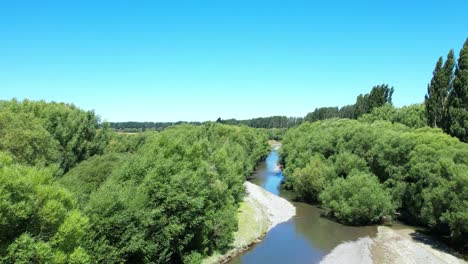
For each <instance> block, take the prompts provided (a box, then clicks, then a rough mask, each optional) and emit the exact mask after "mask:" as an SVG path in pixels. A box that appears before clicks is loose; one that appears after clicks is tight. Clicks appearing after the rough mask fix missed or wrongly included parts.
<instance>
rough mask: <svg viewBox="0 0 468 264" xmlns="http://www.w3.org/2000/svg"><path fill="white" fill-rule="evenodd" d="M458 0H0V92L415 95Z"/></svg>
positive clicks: (189, 101) (110, 109) (462, 6)
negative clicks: (377, 91) (379, 89)
mask: <svg viewBox="0 0 468 264" xmlns="http://www.w3.org/2000/svg"><path fill="white" fill-rule="evenodd" d="M467 10H468V1H466V0H459V1H430V0H429V1H375V0H374V1H368V2H367V1H296V0H288V1H273V0H268V1H254V0H249V1H244V0H235V1H227V0H226V1H219V0H217V1H193V0H192V1H177V0H175V1H116V0H112V1H46V0H41V1H37V0H34V1H22V0H18V1H1V2H0V98H1V99H11V98H13V97H16V98H18V99H23V98H29V99H34V100H38V99H45V100H47V101H51V100H54V101H63V102H69V103H74V104H76V105H78V106H79V107H81V108H84V109H94V110H95V111H96V112H97V113H98V114H99V115H100V116H101V117H102V118H103V119H105V120H108V121H129V120H135V121H176V120H189V121H192V120H199V121H204V120H215V119H216V118H217V117H222V118H230V117H234V118H251V117H258V116H270V115H288V116H303V115H305V114H306V113H307V112H310V111H312V110H313V109H314V108H316V107H321V106H342V105H345V104H352V103H354V100H355V98H356V96H357V95H358V94H360V93H365V92H368V91H369V90H370V89H371V87H372V86H373V85H375V84H380V83H388V84H390V85H393V86H394V87H395V93H394V97H393V98H394V103H395V105H397V106H402V105H406V104H411V103H418V102H421V101H422V100H423V98H424V94H425V92H426V86H427V83H428V82H429V80H430V78H431V74H432V70H433V68H434V65H435V62H436V61H437V58H438V57H439V56H441V55H446V54H447V52H448V51H449V49H451V48H453V49H455V52H456V53H457V54H458V52H459V49H460V48H461V46H462V44H463V42H464V41H465V39H466V38H467V37H468V15H467Z"/></svg>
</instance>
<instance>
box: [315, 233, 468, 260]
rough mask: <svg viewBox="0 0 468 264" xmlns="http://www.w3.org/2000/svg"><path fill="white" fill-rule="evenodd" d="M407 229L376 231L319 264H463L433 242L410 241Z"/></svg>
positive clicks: (340, 249) (342, 248) (427, 239)
mask: <svg viewBox="0 0 468 264" xmlns="http://www.w3.org/2000/svg"><path fill="white" fill-rule="evenodd" d="M414 232H415V231H414V230H412V229H409V228H406V229H392V228H389V227H385V226H379V227H378V233H377V237H375V238H373V239H371V238H369V237H365V238H361V239H359V240H357V241H353V242H345V243H343V244H340V245H338V246H337V247H336V248H335V249H333V251H332V252H330V254H328V255H327V256H326V257H325V258H324V259H323V260H322V262H321V263H325V264H334V263H337V264H338V263H375V264H380V263H385V264H418V263H424V264H448V263H450V264H452V263H453V264H458V263H467V262H466V261H464V260H463V259H461V258H457V257H456V256H454V255H452V254H451V252H449V250H448V249H447V250H440V249H441V248H443V247H442V246H441V245H440V244H439V243H438V242H437V241H435V240H434V239H431V238H430V237H427V236H423V235H421V236H423V238H424V241H425V242H421V241H418V240H415V239H413V237H412V236H411V234H412V233H414Z"/></svg>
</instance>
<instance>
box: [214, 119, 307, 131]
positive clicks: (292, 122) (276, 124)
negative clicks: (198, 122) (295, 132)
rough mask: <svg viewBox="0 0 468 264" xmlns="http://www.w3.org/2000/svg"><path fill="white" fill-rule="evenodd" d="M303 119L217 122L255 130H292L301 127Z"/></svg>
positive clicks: (227, 120) (220, 120)
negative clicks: (291, 128)
mask: <svg viewBox="0 0 468 264" xmlns="http://www.w3.org/2000/svg"><path fill="white" fill-rule="evenodd" d="M302 121H303V118H300V117H287V116H270V117H258V118H253V119H246V120H237V119H226V120H222V119H220V118H219V119H218V120H217V122H219V123H223V124H228V125H246V126H249V127H255V128H290V127H296V126H298V125H300V124H301V123H302Z"/></svg>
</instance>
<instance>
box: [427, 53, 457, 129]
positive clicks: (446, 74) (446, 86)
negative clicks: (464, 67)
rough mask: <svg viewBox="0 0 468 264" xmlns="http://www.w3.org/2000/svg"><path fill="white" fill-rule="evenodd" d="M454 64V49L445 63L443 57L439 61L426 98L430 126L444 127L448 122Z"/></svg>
mask: <svg viewBox="0 0 468 264" xmlns="http://www.w3.org/2000/svg"><path fill="white" fill-rule="evenodd" d="M454 65H455V58H454V54H453V50H450V52H449V53H448V55H447V60H446V61H445V63H443V59H442V57H440V58H439V60H438V61H437V64H436V67H435V69H434V72H433V74H432V75H433V77H432V80H431V82H430V83H429V85H428V87H427V94H426V96H425V100H424V103H425V105H426V113H427V121H428V125H429V126H432V127H444V126H445V125H446V123H447V120H446V119H447V110H446V108H447V96H448V94H449V92H450V90H451V85H452V79H453V67H454Z"/></svg>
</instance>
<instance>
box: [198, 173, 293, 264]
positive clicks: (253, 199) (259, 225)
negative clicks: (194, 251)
mask: <svg viewBox="0 0 468 264" xmlns="http://www.w3.org/2000/svg"><path fill="white" fill-rule="evenodd" d="M244 186H245V188H246V191H247V195H246V197H245V198H244V201H243V202H242V203H241V206H240V208H239V211H238V221H239V229H238V231H237V232H236V233H235V234H234V242H233V245H232V246H233V248H232V249H231V250H229V251H228V252H226V253H225V254H222V255H221V254H219V253H218V254H214V255H213V256H211V257H209V258H207V259H205V260H204V261H203V263H204V264H211V263H225V262H227V261H229V260H230V259H232V258H233V257H235V256H237V255H238V254H240V253H242V252H244V251H246V250H248V249H249V248H250V247H251V246H253V245H255V244H256V243H259V242H260V241H261V240H262V238H263V237H264V236H265V235H266V233H267V232H268V231H269V230H271V229H272V228H274V227H275V226H276V225H278V224H280V223H282V222H285V221H288V220H289V219H291V218H292V217H293V216H294V215H295V214H296V208H295V207H294V206H293V205H292V204H291V203H290V202H288V201H287V200H286V199H283V198H281V197H278V196H276V195H274V194H272V193H269V192H267V191H265V190H264V189H263V188H261V187H259V186H257V185H255V184H253V183H250V182H245V183H244Z"/></svg>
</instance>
